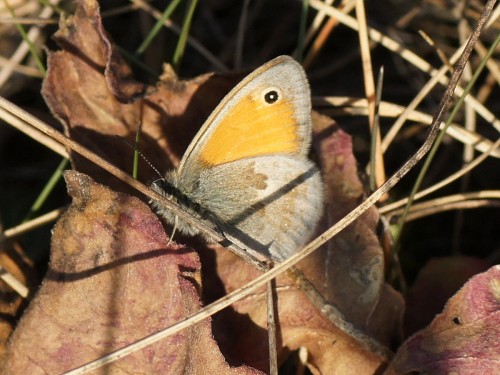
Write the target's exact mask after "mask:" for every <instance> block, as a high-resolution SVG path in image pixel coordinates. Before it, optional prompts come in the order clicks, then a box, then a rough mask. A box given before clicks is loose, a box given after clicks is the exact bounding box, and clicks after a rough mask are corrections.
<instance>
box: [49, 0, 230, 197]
mask: <svg viewBox="0 0 500 375" xmlns="http://www.w3.org/2000/svg"><path fill="white" fill-rule="evenodd" d="M55 40H56V41H57V43H58V44H59V46H60V47H61V48H62V50H60V51H57V52H50V53H49V56H48V72H47V76H46V78H45V80H44V83H43V88H42V94H43V96H44V98H45V101H46V102H47V105H48V106H49V108H50V109H51V111H52V113H53V114H54V115H55V116H56V117H58V118H59V119H60V120H61V121H62V123H63V125H64V126H65V131H66V134H67V135H68V136H69V137H70V138H72V139H73V140H75V141H77V142H79V143H81V144H83V145H85V146H86V147H87V148H89V149H90V150H92V151H94V152H95V153H97V154H98V155H100V156H101V157H103V158H104V159H106V160H108V161H109V162H111V163H112V164H113V165H115V166H117V167H119V168H120V169H122V170H124V171H131V170H132V160H133V155H132V154H133V150H132V149H131V147H130V146H128V145H127V144H125V143H124V142H123V141H122V140H121V139H119V138H118V137H116V136H120V137H122V138H126V139H128V140H129V142H132V143H134V142H135V133H136V132H137V130H138V128H139V125H140V126H141V141H140V150H141V152H142V153H143V154H144V155H145V156H146V157H147V158H148V160H149V161H150V162H151V163H152V164H153V165H154V166H155V167H156V168H158V169H159V170H160V171H162V172H164V171H167V170H168V169H171V168H172V167H173V166H174V165H176V164H177V162H178V161H179V158H180V156H181V155H182V153H183V151H184V150H185V149H186V147H187V145H188V143H189V142H190V140H191V139H192V138H193V136H194V134H195V133H196V131H197V130H198V128H199V127H200V125H201V124H202V123H203V121H204V120H205V118H206V117H208V115H209V114H210V112H211V111H212V109H213V108H214V107H215V106H216V105H217V103H218V102H219V101H220V99H222V97H223V96H224V95H225V94H226V93H227V91H228V90H229V89H230V88H231V87H232V85H234V83H235V82H236V81H237V78H236V77H224V78H216V79H213V78H214V76H213V75H211V74H207V75H204V76H201V77H199V78H196V79H193V80H190V81H179V80H178V79H177V77H176V76H175V74H174V73H173V72H172V70H171V69H170V68H169V67H168V66H166V67H165V73H164V74H163V75H162V77H161V79H160V81H159V82H158V84H157V87H156V88H151V87H149V88H145V87H144V85H143V84H140V83H137V82H135V81H133V79H132V77H131V75H130V69H129V67H128V66H127V65H126V64H125V62H124V61H123V60H122V59H121V58H120V56H119V54H118V53H117V52H116V46H115V45H114V44H113V42H112V41H111V39H110V37H109V36H108V35H107V33H106V32H105V31H104V30H103V26H102V23H101V18H100V15H99V9H98V6H97V3H96V2H95V1H93V0H86V1H82V2H79V4H78V7H77V10H76V13H75V14H74V15H73V16H70V17H68V18H67V19H63V20H62V21H61V25H60V30H59V31H58V32H57V33H56V35H55ZM69 87H70V88H72V89H68V88H69ZM141 92H145V93H147V94H146V96H145V97H144V98H143V99H140V100H136V101H135V102H134V99H136V98H137V96H138V94H139V93H141ZM72 161H73V166H74V168H75V169H77V170H79V171H81V172H84V173H87V174H89V175H91V176H92V177H93V178H94V179H96V181H98V182H101V183H105V184H106V185H108V186H113V187H120V189H121V190H122V191H123V190H125V191H128V189H127V188H126V187H123V186H122V183H121V182H119V181H117V180H116V179H115V178H113V177H111V176H110V175H109V174H108V173H106V172H105V171H103V170H102V169H100V168H99V167H96V166H95V165H93V164H91V163H89V162H88V160H86V159H84V158H82V157H80V156H78V155H77V154H72ZM141 163H142V161H141ZM155 177H156V178H157V177H158V176H155V175H154V171H152V170H151V168H150V167H149V166H147V165H146V164H144V163H143V164H141V165H140V168H139V178H140V179H141V180H143V181H150V180H151V179H152V178H155Z"/></svg>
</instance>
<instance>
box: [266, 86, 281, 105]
mask: <svg viewBox="0 0 500 375" xmlns="http://www.w3.org/2000/svg"><path fill="white" fill-rule="evenodd" d="M263 98H264V102H266V103H267V104H273V103H276V102H277V101H278V100H280V99H281V91H280V90H279V89H277V88H276V87H270V88H268V89H266V90H265V91H264V94H263Z"/></svg>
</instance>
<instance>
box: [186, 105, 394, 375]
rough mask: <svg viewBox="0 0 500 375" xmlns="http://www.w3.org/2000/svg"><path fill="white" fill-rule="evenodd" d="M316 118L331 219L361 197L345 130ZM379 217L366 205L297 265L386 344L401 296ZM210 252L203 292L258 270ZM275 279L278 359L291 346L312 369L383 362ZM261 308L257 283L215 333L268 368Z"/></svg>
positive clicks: (226, 347) (227, 286) (224, 345)
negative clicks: (387, 265) (388, 270)
mask: <svg viewBox="0 0 500 375" xmlns="http://www.w3.org/2000/svg"><path fill="white" fill-rule="evenodd" d="M314 125H315V132H316V141H317V146H318V151H319V152H320V158H321V161H322V164H323V168H324V169H323V170H324V171H325V176H326V177H325V181H326V183H327V192H328V198H329V200H328V209H327V215H328V222H329V225H331V224H332V223H333V222H335V221H337V220H338V219H340V218H341V217H342V216H343V215H345V214H346V213H347V212H349V210H351V209H353V208H354V207H356V205H357V204H358V203H359V202H360V201H361V199H362V198H363V189H362V186H361V183H360V181H359V179H358V177H357V169H356V161H355V159H354V156H353V155H352V147H351V139H350V137H349V136H348V135H347V134H346V133H344V132H343V131H341V130H340V129H339V128H338V127H337V126H335V125H334V124H333V123H332V120H331V119H329V118H327V117H324V116H320V115H314ZM377 219H378V216H377V212H376V210H375V209H372V210H369V211H368V212H367V213H366V214H365V215H363V216H362V217H361V218H360V219H358V220H357V221H356V222H355V223H353V225H351V226H350V227H348V228H347V229H346V230H344V231H343V232H342V233H340V234H339V235H338V236H337V237H335V238H334V239H333V240H332V241H330V243H329V244H328V246H326V247H325V248H323V249H319V250H318V251H316V252H315V253H314V254H312V255H311V256H310V257H308V258H306V259H305V260H304V261H303V262H301V263H300V264H299V265H298V267H299V269H300V270H301V271H302V272H303V273H304V274H305V275H306V276H307V278H308V279H309V280H310V281H311V282H312V283H313V284H314V286H315V287H316V289H317V291H318V292H319V293H320V294H321V295H322V296H323V297H324V298H325V299H326V301H327V302H329V303H330V304H333V305H334V306H336V307H337V308H339V309H340V310H341V312H342V313H343V315H344V316H345V317H347V318H346V319H347V320H348V321H349V322H350V323H352V324H354V326H355V327H356V328H357V329H358V330H361V331H363V332H364V333H366V334H368V335H369V336H370V337H372V338H375V339H377V340H379V341H380V342H382V343H384V344H386V345H388V344H389V343H390V342H391V340H393V339H394V338H395V337H397V336H398V333H399V330H400V326H401V320H402V312H403V300H402V297H401V296H400V294H399V293H397V292H395V291H394V290H393V289H392V288H391V287H390V286H388V285H387V284H385V283H384V280H383V275H384V269H383V267H384V260H383V251H382V248H381V246H380V244H379V242H378V239H377V236H376V234H375V228H376V224H377ZM325 225H326V223H325ZM196 248H199V247H198V246H197V247H196ZM215 251H216V253H215V259H213V254H211V253H203V257H202V262H203V264H204V265H210V264H212V263H213V262H215V266H214V270H216V271H214V272H216V274H213V275H212V274H211V275H207V271H206V270H205V271H204V285H205V289H204V290H205V293H206V298H207V299H215V298H218V297H220V296H221V295H223V294H224V293H226V292H232V291H233V290H235V289H237V288H239V287H241V286H242V285H244V284H246V283H248V282H249V281H250V280H252V279H253V278H255V277H257V275H258V272H257V271H255V270H253V269H251V268H250V267H248V266H247V265H246V264H244V263H243V262H241V261H240V260H239V259H237V258H236V257H234V256H233V255H232V254H230V253H228V252H227V251H224V249H222V248H216V249H215ZM207 279H208V281H207ZM214 280H215V281H214ZM277 284H278V286H277V301H278V302H277V305H278V311H279V314H278V320H279V325H280V331H279V337H278V340H279V343H278V348H281V350H280V353H279V354H280V358H281V359H284V358H285V356H286V354H287V353H288V351H289V350H296V349H298V348H300V347H305V348H306V349H307V350H308V352H309V363H308V365H309V368H310V369H311V370H312V371H313V372H314V373H322V374H332V373H341V374H370V373H375V372H376V371H377V370H378V369H379V368H380V367H383V366H384V364H387V362H386V360H387V359H386V358H383V357H382V356H380V355H379V354H376V353H372V352H370V351H369V350H367V349H366V346H364V345H363V343H360V342H358V341H356V340H355V339H354V338H353V337H352V336H351V335H349V334H347V333H345V332H343V331H342V330H340V329H339V328H338V327H336V326H335V325H334V324H333V323H332V322H330V321H329V320H328V319H327V317H326V316H325V315H324V314H323V313H322V312H321V311H320V310H318V309H317V308H316V307H315V306H314V305H313V303H311V301H310V300H309V299H308V296H306V294H304V293H303V292H301V291H299V290H298V289H297V287H296V285H295V284H294V281H293V280H292V279H290V278H289V277H286V276H284V277H280V278H278V279H277ZM266 309H267V306H266V297H265V291H264V289H262V290H260V291H259V292H257V293H256V294H254V295H251V296H249V297H248V298H245V299H244V300H241V301H239V302H237V303H235V304H234V305H233V310H228V311H224V312H222V313H221V314H220V315H219V316H218V317H217V318H216V319H215V321H214V330H215V333H216V337H217V338H218V342H219V343H220V345H221V349H223V352H224V353H225V355H226V358H231V359H232V361H233V362H232V363H233V364H237V363H247V364H249V365H251V366H253V367H256V368H259V369H261V370H263V371H267V366H268V364H267V362H268V360H267V357H268V354H267V346H265V345H262V342H265V341H266V340H267V330H266Z"/></svg>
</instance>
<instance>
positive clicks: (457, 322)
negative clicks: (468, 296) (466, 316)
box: [453, 316, 462, 326]
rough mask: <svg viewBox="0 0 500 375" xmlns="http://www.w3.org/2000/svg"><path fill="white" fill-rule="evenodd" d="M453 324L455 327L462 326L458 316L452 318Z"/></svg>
mask: <svg viewBox="0 0 500 375" xmlns="http://www.w3.org/2000/svg"><path fill="white" fill-rule="evenodd" d="M453 323H455V324H456V325H457V326H459V325H460V324H462V321H461V320H460V318H459V317H458V316H456V317H454V318H453Z"/></svg>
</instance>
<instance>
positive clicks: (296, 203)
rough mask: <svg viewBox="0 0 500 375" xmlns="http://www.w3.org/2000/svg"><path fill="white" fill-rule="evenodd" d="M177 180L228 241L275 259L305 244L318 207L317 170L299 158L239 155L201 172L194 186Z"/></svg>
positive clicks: (320, 199)
mask: <svg viewBox="0 0 500 375" xmlns="http://www.w3.org/2000/svg"><path fill="white" fill-rule="evenodd" d="M185 182H187V181H185ZM178 183H179V184H180V185H179V187H180V188H181V190H183V191H191V193H190V198H191V199H192V200H193V201H195V202H198V203H199V204H200V205H201V206H202V207H204V208H205V209H206V210H207V211H208V212H210V213H212V214H213V215H214V216H216V217H217V218H218V219H219V220H218V224H217V226H218V227H219V228H217V229H219V230H221V231H222V232H223V234H224V235H225V236H226V237H227V238H228V239H229V240H231V241H232V242H234V243H235V244H237V245H238V246H241V247H243V248H249V247H250V248H253V249H255V250H258V251H260V252H263V253H265V254H268V255H271V256H272V257H273V258H275V259H278V260H283V259H286V258H288V257H289V256H290V255H292V254H294V253H295V252H296V251H297V250H298V249H299V248H300V247H302V246H303V245H304V244H305V243H307V241H308V240H309V239H310V238H311V235H312V234H313V232H314V230H315V228H316V225H317V223H318V221H319V219H320V218H321V214H322V211H323V185H322V181H321V176H320V172H319V170H318V169H317V168H316V166H315V165H314V164H313V163H312V162H310V161H309V160H306V159H304V158H302V157H294V156H283V155H273V156H265V157H259V158H258V162H257V161H256V160H255V159H252V158H250V159H244V160H239V161H235V162H232V163H227V164H223V165H220V166H216V167H213V168H210V169H207V170H206V171H204V172H202V175H201V178H200V180H198V181H197V183H196V186H195V187H194V189H193V185H192V181H191V182H189V183H188V184H189V185H190V186H185V185H184V184H183V181H182V178H181V180H180V181H178ZM227 186H231V189H230V190H228V189H227ZM205 197H210V199H208V200H207V199H205ZM181 229H182V228H181Z"/></svg>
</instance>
